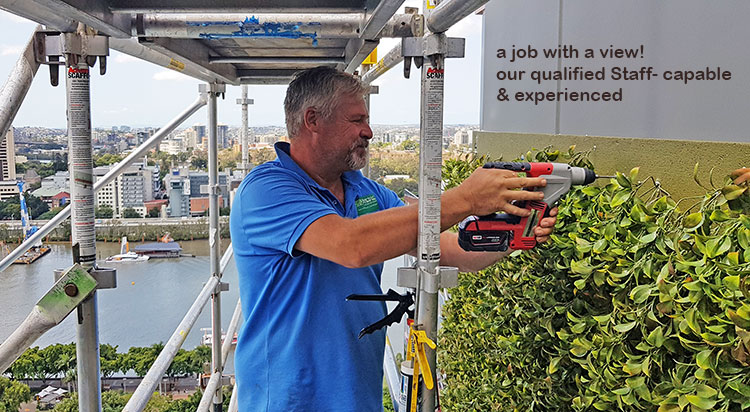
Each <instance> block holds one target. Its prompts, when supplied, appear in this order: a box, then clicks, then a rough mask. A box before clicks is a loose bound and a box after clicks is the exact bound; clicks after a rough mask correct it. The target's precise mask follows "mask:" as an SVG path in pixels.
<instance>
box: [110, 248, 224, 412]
mask: <svg viewBox="0 0 750 412" xmlns="http://www.w3.org/2000/svg"><path fill="white" fill-rule="evenodd" d="M233 254H234V252H233V250H232V248H231V247H228V248H227V250H226V251H225V252H224V256H223V257H222V259H221V260H222V262H224V264H223V265H222V271H224V269H226V267H227V265H228V264H229V261H231V259H232V256H233ZM217 287H219V277H218V276H210V277H209V279H208V281H207V282H206V284H205V285H204V286H203V289H201V291H200V293H199V294H198V296H197V297H196V298H195V301H194V302H193V304H192V306H190V309H188V311H187V313H185V316H184V317H183V318H182V321H181V322H180V324H179V325H177V328H176V329H175V331H174V333H172V336H171V337H170V338H169V340H168V341H167V343H166V344H165V345H164V349H162V351H161V352H160V353H159V356H157V357H156V360H155V361H154V364H153V365H151V368H149V370H148V372H146V376H144V377H143V380H142V381H141V383H140V385H138V387H137V388H136V389H135V392H134V393H133V396H131V397H130V400H128V403H127V404H126V405H125V408H124V409H123V412H140V411H142V410H143V409H144V408H145V407H146V404H147V403H148V401H149V399H151V396H152V395H153V394H154V389H156V387H157V386H158V385H159V382H160V381H161V378H162V377H163V376H164V373H165V372H166V370H167V369H168V368H169V365H171V364H172V360H174V357H175V356H176V355H177V351H178V350H180V348H181V347H182V344H183V343H184V342H185V338H187V336H188V334H190V330H191V329H192V328H193V326H194V325H195V322H196V321H197V320H198V316H199V315H200V314H201V312H202V311H203V308H204V307H205V306H206V303H208V299H209V298H210V297H211V295H212V294H213V293H214V291H215V290H216V288H217Z"/></svg>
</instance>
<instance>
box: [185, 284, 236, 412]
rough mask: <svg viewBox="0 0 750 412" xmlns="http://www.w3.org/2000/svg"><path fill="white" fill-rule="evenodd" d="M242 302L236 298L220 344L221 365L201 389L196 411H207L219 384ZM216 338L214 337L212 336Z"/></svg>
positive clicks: (230, 348)
mask: <svg viewBox="0 0 750 412" xmlns="http://www.w3.org/2000/svg"><path fill="white" fill-rule="evenodd" d="M241 303H242V302H240V300H239V299H238V300H237V305H236V306H235V308H234V313H233V314H232V320H231V321H230V322H229V328H227V334H226V336H225V337H224V341H223V342H222V345H221V367H220V368H219V371H218V372H214V373H212V374H211V378H210V379H209V381H208V384H207V385H206V390H205V391H203V397H201V401H200V404H198V409H197V410H196V412H208V409H209V407H210V406H211V400H212V399H213V397H214V392H216V389H217V388H218V387H219V385H220V384H221V377H222V375H223V371H224V367H225V366H226V364H227V358H228V357H229V352H231V351H232V341H233V340H234V334H235V332H237V328H238V326H239V324H240V320H241V319H242V304H241ZM213 338H214V339H216V337H215V336H214V337H213ZM232 395H233V396H234V391H233V392H232Z"/></svg>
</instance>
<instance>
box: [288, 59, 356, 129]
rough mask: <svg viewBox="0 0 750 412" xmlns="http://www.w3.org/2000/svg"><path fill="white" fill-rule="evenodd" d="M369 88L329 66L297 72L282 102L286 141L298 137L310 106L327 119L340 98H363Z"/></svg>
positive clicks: (349, 75)
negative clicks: (355, 96) (287, 136)
mask: <svg viewBox="0 0 750 412" xmlns="http://www.w3.org/2000/svg"><path fill="white" fill-rule="evenodd" d="M367 89H368V87H367V86H365V85H363V84H362V82H360V81H359V80H358V79H357V78H356V77H354V76H352V75H351V74H348V73H344V72H342V71H340V70H336V69H334V68H331V67H325V66H320V67H315V68H313V69H307V70H303V71H300V72H297V73H296V74H295V75H294V79H292V82H291V83H289V88H287V90H286V98H285V99H284V114H285V116H286V130H287V133H288V134H289V139H293V138H295V137H297V135H298V134H299V132H300V129H301V128H302V125H303V124H304V116H305V111H306V110H307V109H308V108H310V107H313V108H315V109H316V111H317V112H318V113H320V114H321V116H323V118H326V119H328V118H330V117H331V115H332V114H333V111H334V109H335V108H336V103H338V100H339V98H340V97H341V96H346V95H359V96H364V95H365V93H366V92H367Z"/></svg>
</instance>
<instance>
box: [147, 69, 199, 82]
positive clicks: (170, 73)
mask: <svg viewBox="0 0 750 412" xmlns="http://www.w3.org/2000/svg"><path fill="white" fill-rule="evenodd" d="M154 80H168V81H178V82H182V81H185V80H192V78H191V77H189V76H186V75H184V74H182V73H180V72H176V71H174V70H162V71H160V72H158V73H154Z"/></svg>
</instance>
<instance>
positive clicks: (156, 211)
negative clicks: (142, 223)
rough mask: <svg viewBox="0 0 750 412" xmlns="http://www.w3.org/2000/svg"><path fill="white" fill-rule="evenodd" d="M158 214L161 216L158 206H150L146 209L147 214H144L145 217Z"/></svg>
mask: <svg viewBox="0 0 750 412" xmlns="http://www.w3.org/2000/svg"><path fill="white" fill-rule="evenodd" d="M159 216H161V212H160V211H159V208H158V207H152V208H151V209H149V210H148V214H147V215H146V217H159Z"/></svg>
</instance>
